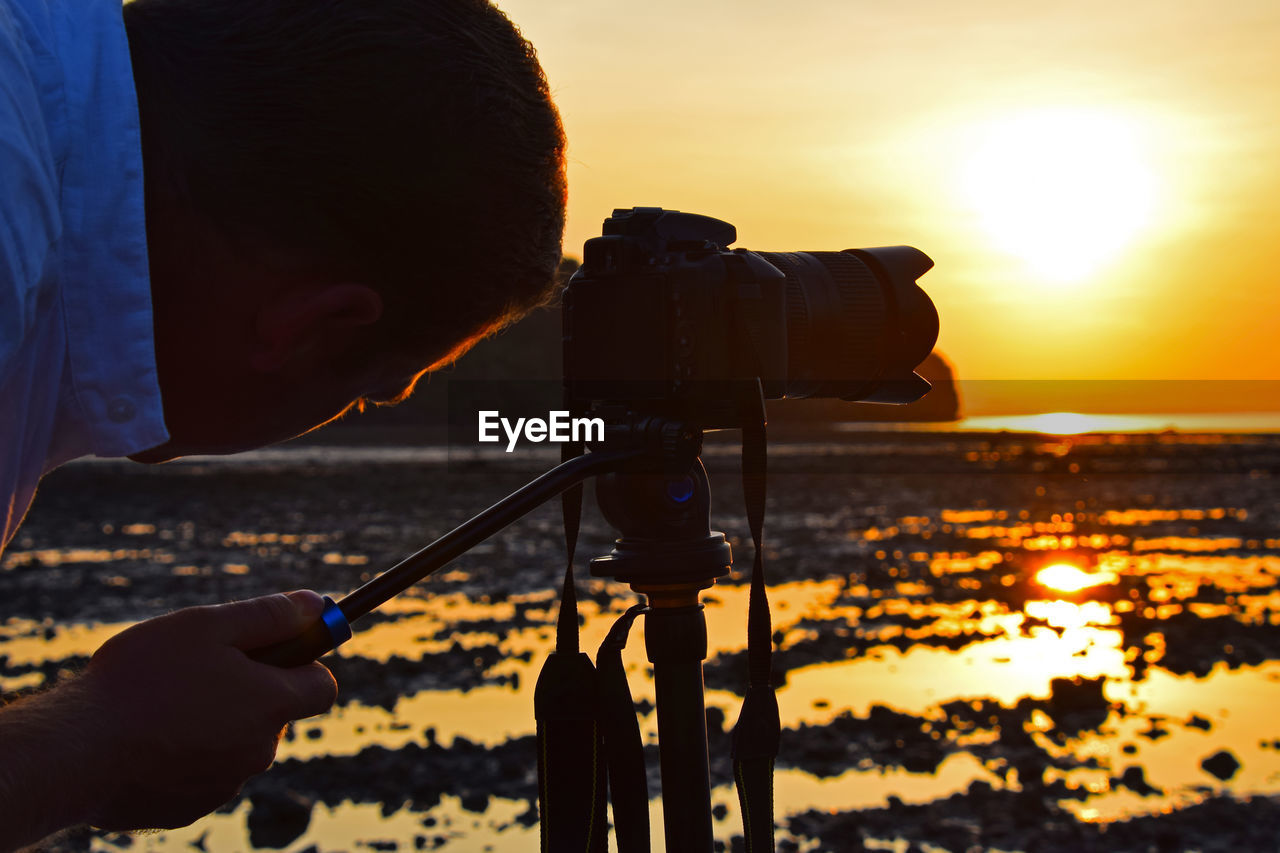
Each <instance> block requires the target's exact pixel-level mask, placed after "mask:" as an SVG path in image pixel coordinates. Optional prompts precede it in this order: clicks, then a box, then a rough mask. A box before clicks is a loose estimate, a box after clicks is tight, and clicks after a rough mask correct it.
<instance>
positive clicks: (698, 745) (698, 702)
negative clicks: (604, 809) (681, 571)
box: [644, 590, 712, 853]
mask: <svg viewBox="0 0 1280 853" xmlns="http://www.w3.org/2000/svg"><path fill="white" fill-rule="evenodd" d="M691 592H692V600H693V601H694V602H695V603H694V604H692V605H682V606H669V605H668V606H663V604H664V603H665V602H663V601H662V598H661V597H656V596H655V597H651V598H650V606H651V608H652V609H651V610H650V612H649V613H648V614H647V615H646V616H645V626H644V635H645V648H646V651H647V652H648V656H649V660H650V661H651V662H652V663H653V678H654V682H655V685H656V687H657V696H658V748H659V752H660V755H661V769H662V812H663V830H664V835H665V837H666V841H667V851H668V853H709V852H710V851H711V849H712V836H711V773H710V768H709V766H708V758H707V717H706V707H705V704H704V699H703V685H702V661H703V660H704V659H705V658H706V656H707V620H706V616H705V615H704V614H703V612H702V605H701V604H698V603H696V602H697V591H696V590H692V591H691Z"/></svg>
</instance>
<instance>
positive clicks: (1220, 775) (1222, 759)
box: [1200, 749, 1240, 782]
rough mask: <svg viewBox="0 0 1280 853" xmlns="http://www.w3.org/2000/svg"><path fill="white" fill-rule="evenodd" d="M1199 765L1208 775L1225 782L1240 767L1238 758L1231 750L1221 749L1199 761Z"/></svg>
mask: <svg viewBox="0 0 1280 853" xmlns="http://www.w3.org/2000/svg"><path fill="white" fill-rule="evenodd" d="M1200 766H1201V767H1202V768H1204V771H1205V772H1206V773H1208V774H1209V775H1210V776H1213V777H1215V778H1217V779H1220V780H1222V781H1223V782H1225V781H1227V780H1228V779H1230V778H1231V777H1232V776H1234V775H1236V771H1238V770H1239V769H1240V759H1238V758H1236V757H1235V755H1233V754H1232V752H1231V750H1228V749H1222V750H1219V751H1217V752H1215V753H1214V754H1213V755H1210V756H1209V757H1208V758H1206V759H1205V760H1204V761H1201V762H1200Z"/></svg>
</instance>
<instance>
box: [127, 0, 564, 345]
mask: <svg viewBox="0 0 1280 853" xmlns="http://www.w3.org/2000/svg"><path fill="white" fill-rule="evenodd" d="M124 20H125V25H126V29H127V32H128V37H129V45H130V51H131V54H132V58H133V64H134V73H135V79H136V82H137V88H138V97H139V105H140V111H141V115H142V132H143V133H142V145H143V156H144V164H145V168H146V173H147V174H146V178H147V191H148V193H149V194H150V193H151V192H152V191H156V192H168V193H171V194H173V195H175V196H176V197H177V198H178V199H179V201H180V202H181V203H183V204H186V205H189V206H190V208H191V209H192V210H194V211H195V212H197V213H199V214H200V215H201V216H202V217H204V218H206V219H207V220H209V221H210V222H211V223H212V224H213V226H214V227H215V229H216V230H217V231H218V233H219V234H220V235H221V236H222V237H223V238H224V239H225V240H227V241H229V242H230V243H231V244H232V245H233V246H235V247H236V249H237V250H242V251H263V252H264V254H270V253H273V252H274V253H279V252H282V251H283V252H291V253H298V254H299V255H301V256H302V257H304V258H306V259H308V261H309V262H310V263H313V264H314V265H315V266H316V268H317V269H323V270H325V271H326V274H334V275H342V276H350V277H351V278H352V280H356V281H362V282H364V283H366V284H370V285H371V286H374V287H375V288H376V289H378V291H379V293H380V295H381V296H382V298H383V301H384V304H385V311H384V315H383V318H382V319H381V320H380V321H379V323H378V324H377V326H376V330H375V331H374V332H373V334H372V335H371V339H370V340H369V341H368V342H367V343H368V345H367V347H364V349H362V351H361V352H360V353H358V354H356V356H354V358H356V359H369V358H374V357H376V356H377V355H379V354H383V353H391V354H395V355H401V356H411V357H415V358H419V359H421V361H422V366H423V367H426V366H427V365H429V364H431V363H434V362H437V361H440V360H441V359H447V358H450V357H452V356H454V355H456V354H458V353H460V352H461V351H462V350H465V349H466V347H467V346H469V345H470V343H471V342H473V341H474V340H476V339H478V338H480V337H483V336H484V335H485V334H488V333H489V332H491V331H493V330H495V329H497V328H500V327H502V326H503V325H506V324H507V323H509V322H512V321H514V320H515V319H518V318H519V317H520V316H522V315H523V314H524V313H526V312H527V311H529V310H530V309H532V308H533V307H535V306H537V305H539V304H542V303H544V302H546V301H547V300H548V299H549V298H550V297H551V295H552V293H553V291H554V276H555V270H556V265H557V263H558V262H559V260H560V256H561V240H562V237H563V231H564V207H565V175H564V147H565V140H564V132H563V129H562V127H561V123H560V118H559V115H558V113H557V111H556V108H555V106H554V104H553V103H552V100H551V95H550V90H549V87H548V84H547V80H546V77H545V76H544V74H543V71H542V69H541V67H540V66H539V64H538V60H537V56H536V54H535V52H534V49H533V47H532V45H530V44H529V42H528V41H526V40H525V39H524V38H523V36H522V35H521V34H520V32H519V31H518V30H517V29H516V27H515V26H514V25H513V24H512V23H511V21H510V20H509V19H508V18H507V17H506V15H504V14H503V13H502V12H500V11H499V10H498V9H496V8H494V7H493V6H492V5H490V4H489V3H488V2H485V0H132V2H129V3H126V4H125V6H124ZM149 206H150V205H149Z"/></svg>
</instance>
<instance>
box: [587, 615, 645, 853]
mask: <svg viewBox="0 0 1280 853" xmlns="http://www.w3.org/2000/svg"><path fill="white" fill-rule="evenodd" d="M648 610H649V608H648V606H647V605H644V604H636V605H633V606H632V607H630V608H629V609H628V610H627V612H626V613H623V614H622V615H621V616H619V617H618V620H617V621H616V622H614V623H613V627H612V628H610V629H609V635H608V636H607V637H605V639H604V642H602V643H601V644H600V650H599V651H598V652H596V667H597V670H598V672H599V678H600V724H601V728H602V730H603V732H604V743H605V751H606V753H607V754H608V763H609V800H610V801H611V803H612V804H613V835H614V840H615V841H617V844H618V853H649V780H648V777H647V775H646V774H645V767H644V742H643V741H642V740H641V738H640V722H639V720H638V719H637V717H636V706H635V702H634V701H632V698H631V686H630V685H629V684H628V683H627V673H626V670H625V669H624V668H623V665H622V650H623V649H624V648H626V645H627V636H628V635H629V634H630V632H631V626H632V624H633V623H634V622H635V620H636V617H637V616H639V615H640V614H641V613H646V612H648Z"/></svg>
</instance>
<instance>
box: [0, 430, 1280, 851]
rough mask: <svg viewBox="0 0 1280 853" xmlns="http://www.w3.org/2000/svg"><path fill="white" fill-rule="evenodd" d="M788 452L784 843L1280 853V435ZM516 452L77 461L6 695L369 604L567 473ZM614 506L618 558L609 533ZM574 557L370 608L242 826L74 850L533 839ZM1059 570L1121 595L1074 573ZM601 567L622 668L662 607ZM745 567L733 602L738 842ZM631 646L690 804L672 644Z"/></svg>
mask: <svg viewBox="0 0 1280 853" xmlns="http://www.w3.org/2000/svg"><path fill="white" fill-rule="evenodd" d="M771 450H772V457H771V470H772V471H773V472H775V475H774V477H773V478H772V480H771V482H770V493H769V515H768V519H767V522H766V541H767V556H768V560H769V567H768V570H769V577H770V581H771V583H772V584H773V585H774V586H773V592H772V595H771V598H772V600H773V602H774V628H775V641H776V651H775V655H774V671H775V681H776V682H777V683H778V684H779V685H780V690H779V702H780V705H781V707H782V713H783V725H784V733H783V739H782V750H781V755H780V757H779V761H778V767H779V773H778V785H777V787H778V806H777V809H776V815H777V820H778V823H779V827H780V830H779V832H780V838H781V839H782V841H781V842H780V849H795V850H832V851H844V850H862V849H899V850H907V849H922V850H923V849H945V850H948V851H961V850H974V849H979V850H1027V851H1041V850H1063V851H1065V850H1093V849H1096V850H1149V849H1154V850H1184V849H1185V850H1192V849H1196V850H1227V849H1232V850H1274V849H1277V843H1276V842H1275V840H1274V839H1275V838H1276V837H1277V835H1278V834H1280V813H1278V811H1280V810H1278V809H1277V803H1276V800H1275V795H1276V794H1277V793H1280V722H1275V721H1274V720H1273V719H1272V715H1271V713H1270V708H1271V707H1274V705H1275V703H1276V702H1277V701H1280V591H1277V589H1276V583H1275V578H1276V576H1277V574H1280V533H1278V532H1277V531H1276V529H1275V527H1274V519H1275V518H1276V517H1277V513H1278V510H1280V506H1277V505H1278V504H1280V488H1277V482H1276V477H1275V474H1274V472H1276V471H1278V470H1280V464H1277V463H1280V438H1276V437H1269V436H1247V435H1245V436H1221V435H1206V436H1178V435H1173V434H1163V435H1152V436H1081V437H1074V438H1051V437H1038V436H1022V435H1010V434H985V435H984V434H947V433H942V434H898V433H868V434H854V435H849V436H846V437H845V438H844V439H842V441H841V442H839V443H832V442H826V441H822V442H794V441H793V442H789V443H785V444H779V445H777V446H775V447H773V448H771ZM707 461H708V467H709V468H710V470H711V472H712V482H713V485H714V491H715V503H714V519H715V524H714V525H713V526H714V527H716V528H718V529H722V530H725V532H726V533H727V534H728V535H729V537H730V539H731V541H732V543H733V545H734V548H735V553H736V554H737V555H738V559H739V561H740V563H741V564H742V565H744V566H749V562H750V561H749V556H750V554H749V552H750V540H749V537H747V535H746V524H745V521H744V519H743V513H742V510H741V489H740V487H739V485H738V483H737V474H736V460H735V459H734V457H733V455H732V452H731V451H730V450H729V449H728V448H712V449H711V451H710V452H709V453H708V455H707ZM509 462H510V460H503V459H499V460H497V461H494V460H472V461H471V462H465V461H463V460H461V459H460V458H458V457H457V456H456V455H455V456H454V457H452V458H450V457H447V456H441V455H440V454H438V453H437V454H434V455H433V454H432V453H430V452H428V451H427V450H424V449H404V450H403V451H396V452H393V451H390V450H388V451H386V452H384V453H381V454H379V453H372V454H360V453H357V452H355V451H353V450H352V449H351V448H346V449H334V450H326V449H323V448H309V449H308V448H298V449H296V450H289V449H285V450H282V451H278V452H273V453H268V454H262V455H259V456H256V457H253V456H250V457H245V458H242V459H237V460H191V461H184V462H180V463H176V464H171V465H166V466H161V467H158V468H146V467H144V466H137V465H132V464H124V463H106V462H90V463H82V464H75V465H72V466H68V467H67V468H64V469H62V470H60V471H58V472H55V474H53V475H51V477H49V478H48V479H47V480H46V483H45V485H44V486H43V487H42V489H41V493H40V495H39V496H38V498H37V502H36V505H35V507H34V508H33V510H32V512H31V514H30V516H29V518H28V520H27V522H26V524H25V525H24V527H23V528H22V529H21V530H20V532H19V535H18V538H17V539H16V540H15V542H14V543H13V544H12V545H11V546H10V549H9V551H8V552H7V553H6V555H5V556H4V558H3V561H2V562H0V600H2V601H4V606H3V611H2V612H3V614H4V616H5V618H6V622H5V623H4V625H3V627H2V628H0V687H2V688H3V689H4V690H5V691H6V693H7V694H10V695H17V694H21V693H23V692H25V691H28V690H34V689H39V688H40V687H41V686H43V685H45V684H47V683H49V682H50V681H51V680H53V679H57V678H59V677H64V676H66V675H68V674H70V673H71V672H74V670H75V669H76V668H77V667H79V666H82V665H83V663H84V661H85V660H86V659H87V658H86V656H87V655H88V654H89V653H91V652H92V650H93V648H95V647H96V645H97V644H98V643H99V642H101V640H102V639H104V638H105V637H106V636H110V634H111V633H113V632H114V631H115V630H119V629H120V628H121V627H123V626H124V625H126V624H128V623H129V622H132V621H134V620H137V619H142V618H146V617H148V616H152V615H156V614H158V613H162V612H165V611H167V610H169V609H172V608H175V607H182V606H188V605H192V604H201V603H212V602H217V601H224V600H228V599H233V598H242V597H248V596H252V595H258V594H262V593H266V592H272V591H276V590H280V589H290V588H297V587H310V588H314V589H318V590H320V591H323V592H326V593H331V594H337V595H341V594H343V593H345V592H346V591H349V590H350V589H352V588H354V587H355V586H357V585H359V584H360V583H361V582H362V581H363V580H364V579H367V578H368V577H370V576H372V574H373V573H375V572H376V571H378V570H380V569H381V568H384V567H386V566H389V565H391V564H392V563H394V562H396V561H397V560H398V559H400V558H401V557H403V556H404V555H406V554H408V553H410V552H412V551H414V550H416V549H418V548H420V547H421V546H422V545H424V544H425V543H426V542H428V541H430V540H431V539H433V538H435V537H436V536H438V535H439V534H441V533H443V532H445V531H446V530H448V529H449V528H451V527H453V526H455V525H456V524H458V523H460V522H461V521H463V520H465V519H466V518H467V517H469V516H470V515H472V514H474V512H476V511H477V510H478V509H480V508H482V507H484V506H486V505H487V504H488V503H490V502H492V501H493V500H495V499H497V498H498V497H500V496H502V495H503V494H505V493H506V492H507V491H510V490H511V489H513V488H515V487H517V486H518V485H520V484H521V483H523V482H524V480H525V479H527V478H528V474H529V473H531V472H532V471H533V470H534V469H536V468H537V466H538V463H537V462H536V461H529V460H523V465H521V466H514V467H515V470H512V468H513V466H512V465H511V464H509ZM588 506H589V510H588V513H587V515H586V518H585V520H584V521H585V526H584V537H583V542H582V544H581V545H580V548H579V554H580V555H583V556H584V557H589V556H594V555H599V554H603V553H607V551H608V549H609V543H610V540H611V535H610V532H609V530H608V528H607V526H606V525H605V524H604V522H603V520H602V519H601V518H600V516H599V514H598V512H596V511H595V510H594V508H591V507H590V501H588ZM562 549H563V542H562V533H561V530H560V520H559V513H558V508H557V507H545V508H543V509H542V510H539V511H537V512H535V513H533V514H531V515H530V516H528V517H526V518H525V519H524V520H522V521H521V522H519V523H518V524H517V525H514V526H513V527H512V528H511V529H510V530H508V531H507V532H506V533H504V534H502V535H500V536H498V537H495V538H494V539H492V540H490V541H489V542H486V543H485V544H484V545H482V546H480V547H479V548H477V549H476V550H475V551H473V552H472V553H471V554H469V555H467V556H466V557H464V558H462V559H460V560H459V561H457V563H456V564H455V565H453V566H451V567H450V568H449V569H448V570H446V571H445V572H442V573H441V574H440V575H438V576H436V577H435V578H432V579H430V580H428V581H427V582H424V583H423V584H420V585H419V586H417V587H415V588H414V589H413V590H411V591H410V592H409V593H407V594H406V595H405V596H402V597H401V598H400V599H397V600H396V601H394V602H392V603H391V604H389V605H388V606H387V607H386V608H384V609H383V610H382V611H380V612H379V613H377V614H375V615H374V616H372V617H370V618H369V619H367V620H363V621H362V622H360V623H358V625H357V629H358V632H357V635H356V637H355V638H354V639H353V640H352V641H351V642H350V643H349V644H348V645H347V646H345V647H344V648H343V649H342V650H341V651H340V653H339V654H337V655H334V656H332V657H331V658H330V659H329V662H330V665H331V667H332V669H333V670H334V672H335V675H336V676H337V678H338V681H339V684H340V686H341V690H342V692H341V697H340V699H339V706H338V708H337V709H335V710H334V711H333V712H331V713H330V714H329V715H326V716H325V717H322V718H317V719H315V720H309V721H303V722H300V723H298V724H297V725H296V726H295V727H294V729H293V731H292V733H291V735H290V737H289V739H288V740H287V741H286V742H285V743H284V744H282V748H281V753H280V761H279V762H278V764H277V765H276V767H274V768H273V769H272V770H271V771H269V772H268V773H266V774H264V775H263V776H261V777H258V778H255V779H254V780H252V781H251V782H250V783H249V784H248V785H247V786H246V788H245V790H244V791H243V793H242V796H241V798H239V799H238V800H236V801H234V802H233V803H231V804H229V805H228V807H227V808H226V809H225V810H223V812H222V813H220V814H216V815H213V816H211V817H209V818H206V819H204V820H202V821H200V822H198V823H197V824H196V825H194V826H193V827H190V828H187V829H184V830H176V831H173V832H169V833H162V834H159V835H155V836H137V837H134V838H126V837H122V836H114V835H97V834H95V833H92V832H89V831H81V832H79V833H73V834H72V835H70V836H67V837H65V838H63V839H62V840H61V841H60V842H58V843H57V844H56V845H54V847H52V848H51V849H86V848H89V847H90V846H92V847H93V848H95V849H115V848H121V847H125V846H129V845H133V846H134V847H135V848H139V847H140V848H144V849H175V850H176V849H191V848H190V847H189V846H188V845H191V844H195V845H197V847H198V848H200V847H202V848H204V849H208V850H211V851H220V850H238V849H288V850H305V849H308V848H314V849H317V850H347V849H354V848H355V847H357V846H363V847H364V848H365V849H401V850H407V849H444V850H459V851H461V850H484V849H493V850H508V849H510V850H527V849H534V848H535V847H536V844H537V828H536V813H537V811H536V775H535V760H534V755H535V753H534V747H533V740H532V732H533V720H532V686H533V682H534V680H535V679H536V676H537V670H538V666H539V665H540V663H541V659H542V658H543V657H544V656H545V654H546V651H547V650H548V648H549V646H550V642H551V626H552V624H553V621H554V616H555V612H556V603H555V599H554V590H555V588H556V586H557V584H558V579H559V575H560V572H561V571H562V568H563V563H562V560H563V557H562ZM579 564H580V565H581V566H585V559H580V560H579ZM1055 564H1065V565H1068V566H1071V567H1073V568H1074V569H1076V570H1078V571H1077V574H1076V575H1071V574H1070V573H1068V574H1067V575H1065V576H1063V577H1065V578H1066V579H1067V580H1068V581H1070V580H1072V579H1074V580H1076V582H1077V583H1087V584H1091V585H1088V586H1083V587H1082V588H1080V589H1078V590H1074V591H1072V590H1064V589H1060V588H1054V587H1053V586H1051V585H1048V584H1047V582H1046V581H1045V580H1044V579H1045V578H1053V577H1054V576H1053V575H1040V574H1039V573H1040V572H1041V570H1042V569H1045V568H1047V567H1049V566H1051V565H1055ZM1079 572H1083V574H1079ZM580 578H582V584H581V586H582V590H583V597H584V601H583V607H582V612H583V617H584V627H583V636H584V646H585V647H587V648H589V649H594V648H595V645H597V644H598V642H599V641H600V639H601V638H602V637H603V635H604V633H605V632H606V631H607V629H608V627H609V624H610V622H611V621H612V619H613V618H614V617H615V616H616V615H617V614H619V613H621V612H622V611H623V610H624V609H626V607H627V606H629V604H630V603H631V602H632V601H634V596H633V594H632V593H631V592H630V590H629V589H628V588H627V587H626V586H625V585H621V584H617V583H614V582H612V581H607V580H602V579H591V580H587V579H586V571H585V569H584V570H583V571H581V572H580ZM746 580H747V579H746V577H745V576H735V577H731V578H726V579H723V580H722V581H721V582H720V583H718V584H717V585H716V587H714V588H713V589H711V590H708V592H707V593H706V594H705V595H704V600H706V602H707V605H708V608H707V615H708V621H709V625H710V633H711V646H712V654H711V657H710V659H709V660H708V662H707V666H706V683H707V688H708V723H709V730H710V734H711V751H712V775H713V784H715V785H716V786H717V787H716V790H715V792H714V794H713V800H714V802H715V804H716V809H715V816H716V821H715V826H716V837H717V839H718V843H719V844H721V845H723V846H724V847H725V848H726V849H733V848H734V847H735V841H734V836H735V835H736V834H737V833H738V832H740V827H739V823H738V817H737V814H736V812H737V803H736V797H735V795H734V794H733V792H732V788H731V782H730V767H729V763H728V744H727V736H726V734H725V731H726V730H727V729H729V728H731V727H732V722H733V720H734V719H735V718H736V715H737V701H736V700H735V699H734V698H733V694H736V693H738V692H740V690H741V687H742V684H743V682H744V680H745V661H744V652H743V648H744V645H745V637H744V633H745V632H744V625H745V606H746V604H745V603H746V596H745V593H746V589H745V582H746ZM625 660H626V662H627V665H628V668H629V671H630V678H631V682H632V689H633V692H634V693H635V696H636V699H637V702H638V705H639V708H640V709H641V711H642V712H643V713H644V716H643V718H642V726H643V728H644V731H645V733H646V737H647V738H648V739H649V741H650V745H649V747H648V751H649V753H650V755H649V759H650V761H649V764H650V775H651V782H650V789H651V792H656V791H657V790H658V776H657V760H656V746H655V745H654V743H653V735H654V731H655V719H654V715H653V713H652V710H653V709H652V699H653V696H652V682H651V680H650V679H649V675H648V665H647V663H646V662H645V660H644V655H643V650H642V644H641V642H640V634H639V631H638V630H637V631H636V632H633V640H632V643H631V645H630V647H629V648H628V650H627V655H626V657H625ZM658 807H659V804H658V803H657V802H655V809H657V808H658ZM659 847H660V843H657V842H655V849H658V848H659Z"/></svg>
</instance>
